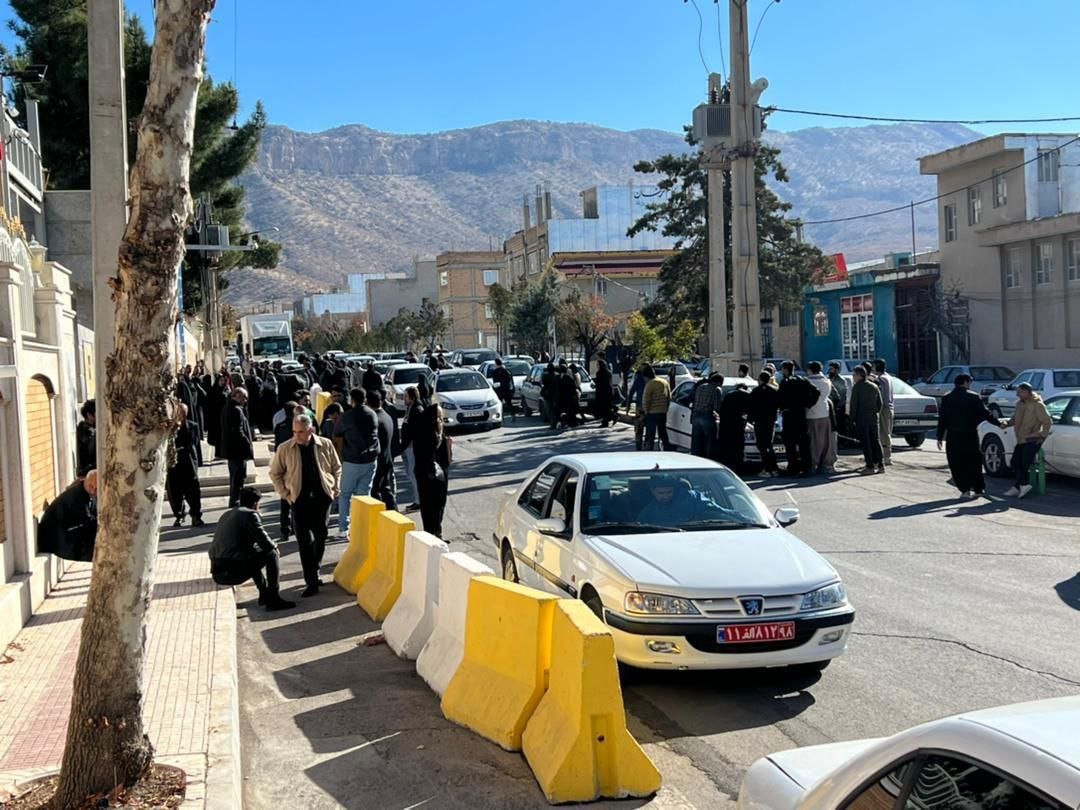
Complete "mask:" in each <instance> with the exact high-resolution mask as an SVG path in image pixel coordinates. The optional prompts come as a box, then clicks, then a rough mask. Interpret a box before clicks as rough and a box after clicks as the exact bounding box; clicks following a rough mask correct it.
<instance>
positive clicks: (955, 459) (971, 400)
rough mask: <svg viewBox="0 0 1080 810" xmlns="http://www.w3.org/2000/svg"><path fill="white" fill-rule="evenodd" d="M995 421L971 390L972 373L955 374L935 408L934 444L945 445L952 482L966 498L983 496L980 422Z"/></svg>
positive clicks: (984, 491) (984, 488)
mask: <svg viewBox="0 0 1080 810" xmlns="http://www.w3.org/2000/svg"><path fill="white" fill-rule="evenodd" d="M983 422H992V423H995V424H996V423H997V420H996V419H994V417H993V416H991V414H990V411H988V410H987V409H986V406H985V405H984V404H983V401H982V399H981V398H980V397H979V395H978V394H976V393H975V392H974V391H972V390H971V375H970V374H957V375H956V379H955V380H953V390H952V391H950V392H949V393H948V394H946V395H945V396H943V397H942V398H941V405H940V406H939V408H938V424H937V445H938V450H940V449H941V446H942V444H943V443H944V445H945V458H946V459H948V462H949V472H951V473H952V478H953V483H954V484H955V485H956V488H957V489H958V490H960V492H961V494H962V495H963V496H964V497H965V498H968V497H971V496H972V494H974V495H976V496H978V495H985V494H986V483H985V482H984V481H983V471H982V452H981V451H980V450H979V425H980V424H981V423H983Z"/></svg>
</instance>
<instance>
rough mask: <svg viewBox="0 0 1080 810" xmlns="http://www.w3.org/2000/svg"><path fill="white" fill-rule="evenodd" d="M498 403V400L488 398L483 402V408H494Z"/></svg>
mask: <svg viewBox="0 0 1080 810" xmlns="http://www.w3.org/2000/svg"><path fill="white" fill-rule="evenodd" d="M498 404H499V401H498V400H497V399H489V400H488V401H487V402H485V403H484V407H485V408H494V407H495V406H496V405H498Z"/></svg>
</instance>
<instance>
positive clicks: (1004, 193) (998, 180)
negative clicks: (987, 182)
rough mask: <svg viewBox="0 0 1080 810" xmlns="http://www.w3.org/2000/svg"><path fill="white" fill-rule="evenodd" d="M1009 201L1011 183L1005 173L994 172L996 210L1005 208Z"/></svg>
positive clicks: (1000, 171)
mask: <svg viewBox="0 0 1080 810" xmlns="http://www.w3.org/2000/svg"><path fill="white" fill-rule="evenodd" d="M1008 201H1009V182H1008V179H1007V175H1006V174H1005V172H1004V171H1002V170H1000V169H998V170H996V171H995V172H994V208H1004V207H1005V203H1007V202H1008Z"/></svg>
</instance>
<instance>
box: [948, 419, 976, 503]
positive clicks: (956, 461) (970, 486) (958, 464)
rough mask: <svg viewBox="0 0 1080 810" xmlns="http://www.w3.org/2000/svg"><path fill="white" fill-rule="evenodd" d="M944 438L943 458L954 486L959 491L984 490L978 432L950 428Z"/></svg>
mask: <svg viewBox="0 0 1080 810" xmlns="http://www.w3.org/2000/svg"><path fill="white" fill-rule="evenodd" d="M945 438H946V439H947V441H946V443H945V458H946V459H947V460H948V462H949V472H951V473H952V479H953V483H954V484H955V485H956V488H957V489H958V490H960V491H961V492H979V493H982V492H985V491H986V482H985V481H984V480H983V471H982V453H981V452H980V450H979V434H978V433H975V432H974V431H972V432H963V433H957V432H956V431H952V430H950V431H949V433H948V435H947V436H946V437H945Z"/></svg>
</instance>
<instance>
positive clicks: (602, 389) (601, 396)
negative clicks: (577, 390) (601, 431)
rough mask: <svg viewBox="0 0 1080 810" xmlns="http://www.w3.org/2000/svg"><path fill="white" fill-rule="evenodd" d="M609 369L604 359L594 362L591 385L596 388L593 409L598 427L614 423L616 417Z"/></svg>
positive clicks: (613, 391) (613, 390)
mask: <svg viewBox="0 0 1080 810" xmlns="http://www.w3.org/2000/svg"><path fill="white" fill-rule="evenodd" d="M612 379H613V378H612V376H611V369H610V368H609V367H608V364H607V361H606V360H600V361H598V362H597V364H596V376H595V377H594V378H593V385H594V387H595V389H596V397H595V399H594V400H593V409H594V412H595V413H596V418H597V419H599V420H600V427H602V428H603V427H607V426H608V425H609V424H615V423H616V422H617V421H618V419H617V418H616V416H615V387H614V385H613V384H612Z"/></svg>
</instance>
